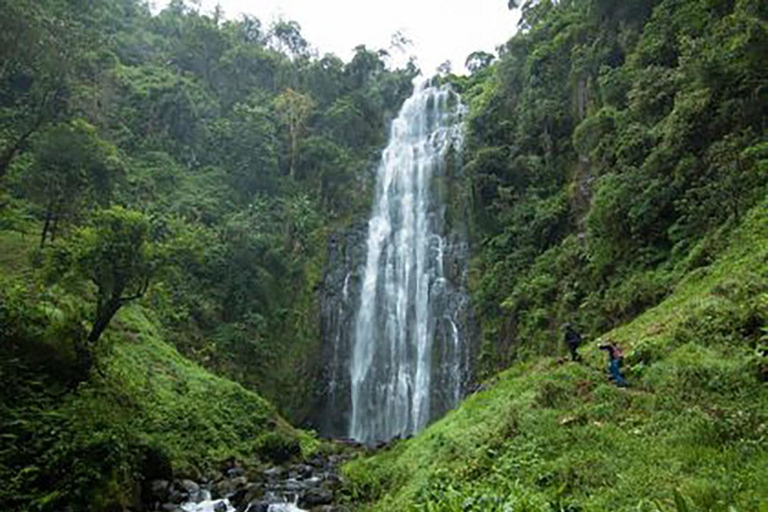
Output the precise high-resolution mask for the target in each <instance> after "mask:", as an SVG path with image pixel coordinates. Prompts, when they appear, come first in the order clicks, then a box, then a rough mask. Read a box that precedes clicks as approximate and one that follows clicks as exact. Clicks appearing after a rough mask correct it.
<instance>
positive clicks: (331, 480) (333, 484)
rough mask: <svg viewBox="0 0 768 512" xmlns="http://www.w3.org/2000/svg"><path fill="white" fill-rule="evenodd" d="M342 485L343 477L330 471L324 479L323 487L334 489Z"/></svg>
mask: <svg viewBox="0 0 768 512" xmlns="http://www.w3.org/2000/svg"><path fill="white" fill-rule="evenodd" d="M341 485H342V481H341V477H340V476H339V475H337V474H336V473H328V474H327V475H326V476H325V480H324V481H323V487H326V488H328V489H331V490H332V491H335V490H338V489H340V488H341Z"/></svg>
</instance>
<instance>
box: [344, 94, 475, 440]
mask: <svg viewBox="0 0 768 512" xmlns="http://www.w3.org/2000/svg"><path fill="white" fill-rule="evenodd" d="M465 110H466V109H465V107H464V106H463V105H462V103H461V101H460V98H459V97H458V95H457V94H456V93H455V92H453V90H452V89H451V88H450V87H448V86H443V87H436V86H434V85H431V84H430V83H428V82H425V83H423V84H421V85H419V86H417V87H416V89H415V91H414V93H413V95H412V96H411V98H409V99H408V100H407V101H406V102H405V104H404V105H403V107H402V110H401V111H400V114H399V116H398V118H397V119H396V120H395V121H394V123H393V125H392V129H391V134H390V140H389V145H388V146H387V148H386V149H385V150H384V154H383V157H382V162H381V165H380V168H379V173H378V177H377V190H376V202H375V204H374V208H373V213H372V216H371V219H370V221H369V224H368V240H367V260H366V264H365V269H364V271H363V276H362V283H361V292H360V303H359V309H358V312H357V317H356V320H355V323H354V333H353V337H352V338H353V341H352V342H353V348H352V354H351V358H350V370H351V372H350V373H351V375H350V379H351V394H352V404H351V405H352V414H351V418H350V420H351V421H350V436H351V437H352V438H354V439H356V440H358V441H362V442H369V443H370V442H375V441H381V440H389V439H391V438H393V437H396V436H407V435H410V434H412V433H414V432H416V431H418V430H420V429H422V428H423V427H424V426H426V424H427V423H428V422H429V421H430V420H431V419H433V418H434V417H435V416H436V415H437V414H441V413H443V412H445V410H447V409H450V408H452V407H454V406H455V405H456V404H457V403H458V400H459V399H460V397H461V395H462V392H463V389H462V386H463V385H464V383H465V375H464V374H465V373H466V370H467V366H468V357H467V354H468V352H467V347H466V346H465V345H466V343H465V340H464V338H463V336H462V335H463V333H462V332H460V330H459V327H458V324H457V320H456V316H457V315H458V314H459V313H458V311H459V308H461V307H463V306H461V305H458V306H457V303H458V304H462V303H463V302H464V301H456V300H453V299H452V298H451V294H455V292H454V291H452V289H451V287H452V285H451V283H449V282H448V280H447V279H446V278H445V275H444V262H445V259H446V239H445V237H444V236H443V234H442V233H441V230H442V226H443V225H444V219H443V216H444V214H443V212H444V207H443V205H441V204H438V201H437V200H436V197H435V196H436V195H437V194H435V192H434V190H433V189H434V188H435V187H434V177H435V176H441V175H444V174H445V165H446V160H447V158H448V157H449V153H451V150H452V149H453V150H454V151H455V150H458V149H460V147H461V143H462V124H461V118H462V117H463V115H464V113H465ZM435 386H439V387H440V389H434V387H435ZM433 402H440V403H433Z"/></svg>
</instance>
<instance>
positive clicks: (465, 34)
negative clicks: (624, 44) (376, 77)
mask: <svg viewBox="0 0 768 512" xmlns="http://www.w3.org/2000/svg"><path fill="white" fill-rule="evenodd" d="M200 3H201V7H202V9H203V11H204V12H212V10H213V8H214V6H215V5H216V3H220V4H221V6H222V7H223V9H224V13H225V16H226V17H227V18H237V17H238V16H240V15H241V14H251V15H254V16H256V17H257V18H259V19H260V20H261V21H262V23H263V24H265V25H269V24H270V23H271V22H272V21H274V20H276V19H279V18H283V19H286V20H295V21H297V22H299V24H300V25H301V28H302V34H303V35H304V38H305V39H307V40H308V41H309V42H310V44H311V45H312V46H313V47H315V48H316V49H317V50H318V51H319V53H320V54H323V53H327V52H330V53H335V54H336V55H338V56H339V57H341V58H342V59H344V60H348V59H349V58H350V57H351V55H352V49H353V48H354V47H355V46H357V45H359V44H365V45H366V46H367V47H368V48H370V49H380V48H388V47H389V46H390V40H391V36H392V34H394V33H395V32H397V31H402V32H403V34H405V35H406V36H407V37H408V38H410V39H411V40H412V41H413V43H414V46H413V48H412V49H411V50H409V54H414V55H416V57H417V59H418V64H419V66H420V67H421V68H422V70H423V71H424V72H425V73H426V74H431V73H433V72H434V71H435V69H436V68H437V66H439V65H440V64H441V63H443V62H444V61H446V60H450V61H451V63H452V64H453V70H454V72H460V71H462V70H463V69H464V61H465V60H466V58H467V56H468V55H469V54H470V53H472V52H473V51H475V50H484V51H487V52H489V53H494V54H495V53H496V52H495V49H496V47H497V46H498V45H500V44H502V43H504V42H506V41H507V40H508V39H509V38H510V37H511V36H512V34H513V33H514V32H515V29H516V27H517V19H518V13H517V12H510V11H509V10H508V9H507V0H386V1H371V0H200ZM165 4H167V1H164V0H155V6H156V7H163V6H164V5H165Z"/></svg>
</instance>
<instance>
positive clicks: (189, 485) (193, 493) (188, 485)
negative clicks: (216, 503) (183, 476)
mask: <svg viewBox="0 0 768 512" xmlns="http://www.w3.org/2000/svg"><path fill="white" fill-rule="evenodd" d="M178 486H179V487H180V488H181V489H182V490H183V491H184V492H185V493H187V495H188V496H189V497H190V498H196V497H197V495H198V494H200V486H199V485H197V484H196V483H195V482H193V481H192V480H181V481H180V482H179V483H178Z"/></svg>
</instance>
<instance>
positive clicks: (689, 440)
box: [0, 0, 768, 512]
mask: <svg viewBox="0 0 768 512" xmlns="http://www.w3.org/2000/svg"><path fill="white" fill-rule="evenodd" d="M500 1H503V0H500ZM509 5H510V7H511V8H517V7H519V8H521V10H522V15H523V16H522V20H521V23H520V27H519V31H518V34H517V35H515V36H514V37H513V38H512V39H511V40H510V41H509V42H507V43H506V44H504V45H503V46H502V47H500V50H499V56H498V58H495V57H494V56H493V55H490V54H488V53H486V52H482V51H478V52H474V53H472V54H471V55H470V56H469V57H468V59H467V63H466V65H467V68H468V69H469V70H470V71H471V74H470V75H469V76H464V77H457V76H454V75H451V74H450V66H449V65H448V63H446V64H445V65H443V66H441V74H442V77H441V79H442V80H447V81H451V82H452V83H453V84H454V85H455V87H456V88H457V89H459V90H460V91H461V92H462V95H463V98H464V101H465V102H466V103H467V105H468V107H469V115H468V121H467V136H466V145H465V147H464V148H463V154H462V158H461V159H455V158H451V159H450V161H449V162H448V165H449V166H453V165H456V163H457V162H459V160H461V161H462V162H463V163H464V164H465V165H464V166H463V168H462V169H453V167H451V171H452V172H451V173H449V174H450V176H451V178H450V179H443V180H439V181H438V182H436V183H435V187H434V189H435V191H436V193H437V194H438V195H439V196H440V198H441V200H443V202H444V203H446V204H445V206H446V210H447V211H446V219H447V222H448V226H449V229H456V230H460V229H462V227H460V226H459V224H461V223H460V222H457V221H458V220H461V221H462V222H464V220H465V219H466V220H467V221H468V223H469V231H470V237H471V253H472V261H471V263H470V288H471V294H472V301H473V306H474V311H475V314H476V317H477V319H478V321H479V324H480V332H481V339H479V340H477V344H478V345H477V351H476V352H477V361H476V373H477V376H478V381H485V383H484V384H483V386H482V387H483V390H481V391H478V392H477V393H474V394H473V395H472V396H470V397H469V398H468V399H467V401H466V403H464V404H463V405H462V406H461V407H460V408H459V409H458V410H456V411H454V412H453V413H451V414H449V415H448V417H446V418H445V419H443V420H441V421H439V422H437V423H436V424H435V425H433V426H431V427H430V428H429V429H428V430H427V431H425V432H424V433H423V434H421V435H419V436H418V437H416V438H414V439H411V440H407V441H402V442H398V443H395V445H394V446H392V447H390V448H388V449H387V450H386V451H384V452H382V453H380V454H377V455H375V456H373V457H371V458H363V459H359V460H356V461H354V462H353V463H351V464H349V465H348V466H347V468H346V473H347V476H348V482H347V484H346V487H345V488H346V491H347V493H348V495H347V496H348V498H349V502H350V504H351V505H353V506H357V505H360V507H362V508H363V509H371V510H386V511H390V510H395V511H401V510H402V511H406V510H420V511H431V510H447V511H452V510H456V511H458V510H461V511H474V510H477V511H493V510H499V511H501V510H536V511H539V510H541V511H544V510H558V511H571V512H573V511H598V510H628V511H629V510H636V511H644V510H648V511H658V510H664V511H666V510H674V509H676V510H678V511H682V510H712V511H720V510H722V511H726V510H728V511H731V510H736V511H739V512H742V511H749V510H761V511H762V510H765V508H766V507H768V484H767V483H766V478H765V476H764V475H766V474H768V449H767V448H766V446H768V389H766V381H768V360H766V357H768V203H766V201H765V197H766V194H767V193H768V121H766V120H767V119H768V66H766V65H765V58H766V55H768V4H767V3H766V2H765V1H764V0H628V1H619V0H559V1H555V0H527V1H525V2H517V1H516V0H511V1H510V2H509ZM0 12H2V13H3V16H1V17H0V345H1V350H0V378H2V384H3V385H2V388H0V502H2V503H3V506H4V507H5V508H7V509H8V510H13V511H22V510H23V511H27V510H40V511H52V510H92V511H101V510H125V509H127V508H129V507H137V506H140V503H139V500H140V498H141V497H140V493H141V484H142V482H146V481H149V480H151V479H154V478H167V477H170V476H171V475H176V476H180V475H189V476H200V475H202V474H203V473H204V472H206V471H207V470H209V469H211V468H214V467H217V465H219V464H221V463H222V462H223V461H225V460H229V459H232V458H236V459H238V460H241V461H244V462H246V464H250V465H254V466H258V465H260V464H266V463H269V461H280V460H285V459H286V458H290V457H292V456H298V455H301V454H302V453H303V454H307V453H310V452H312V451H313V450H315V449H316V448H317V445H318V442H317V440H316V439H314V437H313V436H312V435H311V434H308V433H304V432H301V431H298V430H295V429H294V428H293V427H291V426H290V425H289V424H288V423H287V422H286V421H285V420H284V419H282V418H283V417H285V418H288V419H289V420H291V421H292V422H293V423H294V424H299V423H302V422H303V421H304V420H306V418H307V417H308V415H309V414H310V409H311V408H312V406H313V405H314V398H316V394H317V393H318V391H319V389H318V388H319V387H320V386H322V385H323V383H322V382H321V379H320V375H321V371H320V370H321V368H320V364H321V357H319V356H320V353H321V347H320V343H321V339H320V335H319V334H320V327H319V323H320V322H319V315H320V304H319V303H318V301H319V298H318V297H319V294H318V293H317V290H318V287H319V286H320V284H321V282H322V274H323V270H324V267H325V258H326V252H327V245H328V241H329V238H330V236H331V235H332V234H333V233H334V232H335V231H337V230H339V229H342V228H344V227H346V226H349V225H350V224H352V223H355V222H359V220H360V218H361V217H362V216H364V215H366V214H367V213H368V210H369V207H370V202H371V201H370V198H371V191H372V175H373V173H372V169H373V168H374V166H375V164H376V161H377V160H378V158H379V154H380V150H381V148H382V146H383V145H384V143H385V139H386V129H385V128H386V126H387V122H388V120H389V119H391V118H392V117H393V116H394V114H395V112H396V111H397V110H398V108H399V106H400V104H401V103H402V102H403V100H404V99H405V97H407V96H408V94H409V93H410V91H411V88H412V79H413V78H414V76H415V75H416V73H417V70H416V69H415V67H414V65H413V63H410V64H408V65H407V66H406V67H405V68H404V69H392V68H391V67H389V66H388V65H387V62H388V61H387V52H386V50H384V49H381V50H372V49H368V48H366V47H364V46H359V47H357V48H356V49H355V52H354V56H353V57H352V59H351V60H350V61H349V62H343V61H342V60H340V59H339V58H337V57H336V56H334V55H323V56H318V55H315V54H314V53H313V51H312V49H311V47H310V46H309V43H308V42H307V41H306V40H305V39H304V38H303V36H302V34H301V29H300V27H299V26H298V24H296V23H295V22H292V21H285V20H283V21H279V22H276V23H274V24H273V25H272V26H270V27H265V26H262V24H261V22H260V21H259V20H258V19H256V18H253V17H248V16H246V17H242V18H240V19H237V20H227V19H225V18H224V17H223V16H222V13H221V12H220V10H218V9H217V10H216V11H215V12H213V13H210V14H204V13H202V12H200V11H199V9H196V8H193V7H190V6H188V5H187V4H185V3H184V1H183V0H171V1H170V2H169V4H168V6H167V7H166V8H165V9H164V10H163V11H161V12H160V13H158V14H156V15H152V14H151V13H150V10H149V7H148V6H147V5H146V3H145V2H143V1H140V0H87V1H86V0H67V1H64V0H0ZM510 31H511V28H510ZM395 40H396V41H395V44H396V45H399V44H402V43H403V42H404V41H405V39H404V37H403V35H402V34H400V35H398V36H397V37H396V38H395ZM452 156H453V155H452ZM454 176H458V178H453V177H454ZM566 321H568V322H571V323H572V324H574V325H575V326H576V327H577V328H578V330H579V331H580V332H582V333H583V334H584V335H585V339H587V340H589V341H588V343H586V344H585V345H584V346H583V347H582V352H583V355H584V359H585V363H584V364H583V365H577V364H571V363H565V362H564V361H563V360H562V356H564V355H565V350H564V347H563V346H562V345H563V344H562V334H563V333H562V331H561V326H562V324H563V323H564V322H566ZM607 340H614V341H617V342H618V343H619V344H620V345H621V346H622V347H624V348H625V349H626V358H625V372H626V375H627V378H628V380H629V382H630V388H629V389H627V390H623V389H617V388H615V387H614V386H613V385H611V384H610V383H608V382H607V380H606V375H605V362H604V360H603V357H604V355H603V354H602V353H601V352H599V351H598V350H597V349H596V347H597V342H598V341H607Z"/></svg>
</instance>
